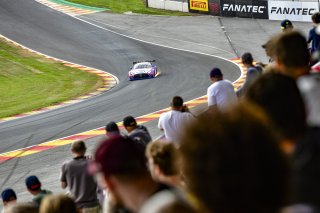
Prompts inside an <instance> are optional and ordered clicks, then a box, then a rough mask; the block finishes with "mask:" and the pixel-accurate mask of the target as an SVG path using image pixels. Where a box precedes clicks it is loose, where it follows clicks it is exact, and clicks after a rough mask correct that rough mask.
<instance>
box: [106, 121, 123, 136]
mask: <svg viewBox="0 0 320 213" xmlns="http://www.w3.org/2000/svg"><path fill="white" fill-rule="evenodd" d="M105 130H106V135H107V136H108V137H111V136H113V135H120V129H119V127H118V125H117V124H116V123H115V122H114V121H110V122H109V123H108V124H107V125H106V127H105Z"/></svg>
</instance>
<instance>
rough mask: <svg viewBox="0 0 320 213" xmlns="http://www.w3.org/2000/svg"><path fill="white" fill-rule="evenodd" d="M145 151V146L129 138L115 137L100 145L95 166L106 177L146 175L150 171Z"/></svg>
mask: <svg viewBox="0 0 320 213" xmlns="http://www.w3.org/2000/svg"><path fill="white" fill-rule="evenodd" d="M144 151H145V149H144V146H143V145H141V144H140V143H137V142H135V141H133V140H132V139H130V138H129V137H123V136H121V135H118V136H114V137H111V138H108V139H106V140H105V141H103V142H102V143H101V144H100V145H99V147H98V148H97V151H96V153H95V162H94V164H95V167H96V168H97V170H100V171H101V172H102V173H103V174H104V175H105V176H110V175H133V174H144V173H145V172H147V171H148V170H147V164H146V157H145V153H144ZM90 167H92V165H90ZM89 170H90V168H89ZM90 172H91V173H94V172H97V171H92V170H91V171H90Z"/></svg>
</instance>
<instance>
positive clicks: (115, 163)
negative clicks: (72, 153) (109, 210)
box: [95, 135, 152, 209]
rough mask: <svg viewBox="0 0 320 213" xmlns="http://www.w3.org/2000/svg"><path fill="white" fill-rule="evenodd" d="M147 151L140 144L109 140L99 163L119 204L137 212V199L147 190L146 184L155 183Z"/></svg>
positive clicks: (118, 138)
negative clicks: (134, 201)
mask: <svg viewBox="0 0 320 213" xmlns="http://www.w3.org/2000/svg"><path fill="white" fill-rule="evenodd" d="M144 151H145V148H144V147H143V146H142V145H141V144H140V143H136V142H134V141H133V140H132V139H130V138H128V137H122V136H120V135H119V136H115V137H111V138H108V139H106V140H105V141H103V142H102V143H101V144H100V146H99V147H98V148H97V151H96V153H95V163H96V164H97V167H98V168H99V169H100V173H101V174H102V176H103V180H104V182H105V183H104V184H105V185H106V186H107V188H108V191H109V192H110V193H111V195H112V197H113V198H114V202H115V203H116V204H120V205H121V204H124V205H125V206H126V207H128V208H130V209H135V207H136V205H137V204H136V203H133V201H132V200H133V198H135V197H136V196H139V193H141V191H143V190H147V189H146V188H147V187H148V185H147V186H146V185H144V184H148V183H149V182H150V181H152V178H151V175H150V174H149V171H148V168H147V162H146V158H145V154H144ZM141 188H143V189H141ZM131 189H132V190H131ZM128 190H131V191H130V192H128Z"/></svg>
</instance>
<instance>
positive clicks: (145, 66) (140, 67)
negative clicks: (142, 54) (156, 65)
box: [134, 64, 151, 69]
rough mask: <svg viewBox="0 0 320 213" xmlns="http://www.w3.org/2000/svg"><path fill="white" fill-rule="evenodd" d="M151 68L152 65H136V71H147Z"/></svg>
mask: <svg viewBox="0 0 320 213" xmlns="http://www.w3.org/2000/svg"><path fill="white" fill-rule="evenodd" d="M146 68H151V64H136V65H135V66H134V69H146Z"/></svg>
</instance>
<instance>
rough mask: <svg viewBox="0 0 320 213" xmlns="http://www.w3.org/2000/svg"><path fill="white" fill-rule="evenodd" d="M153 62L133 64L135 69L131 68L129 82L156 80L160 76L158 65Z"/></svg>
mask: <svg viewBox="0 0 320 213" xmlns="http://www.w3.org/2000/svg"><path fill="white" fill-rule="evenodd" d="M152 62H155V60H152V61H141V62H133V67H131V68H130V70H129V73H128V78H129V81H133V80H138V79H147V78H155V77H156V76H157V74H158V72H157V67H156V65H154V64H152Z"/></svg>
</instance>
